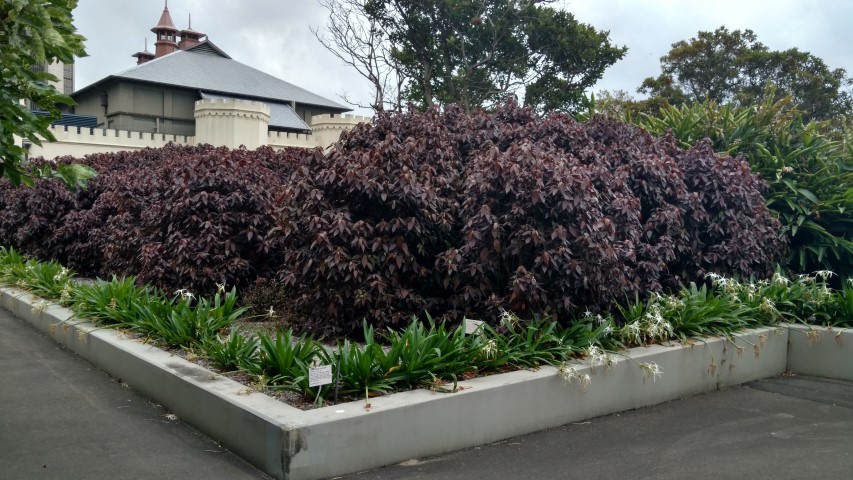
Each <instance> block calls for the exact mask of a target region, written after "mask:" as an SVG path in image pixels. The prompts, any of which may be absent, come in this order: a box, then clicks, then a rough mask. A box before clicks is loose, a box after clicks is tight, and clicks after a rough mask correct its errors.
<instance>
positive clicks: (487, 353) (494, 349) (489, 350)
mask: <svg viewBox="0 0 853 480" xmlns="http://www.w3.org/2000/svg"><path fill="white" fill-rule="evenodd" d="M480 352H481V353H482V354H483V357H485V358H487V359H493V358H495V356H497V354H498V344H497V342H495V341H494V340H489V341H488V342H486V343H485V344H484V345H483V347H482V348H480Z"/></svg>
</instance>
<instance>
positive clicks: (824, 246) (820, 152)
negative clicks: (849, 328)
mask: <svg viewBox="0 0 853 480" xmlns="http://www.w3.org/2000/svg"><path fill="white" fill-rule="evenodd" d="M791 101H792V100H791V98H790V97H784V98H781V99H778V100H777V99H776V98H775V96H774V91H773V89H772V88H771V89H770V90H768V91H767V92H765V95H764V97H763V99H762V100H761V102H760V103H758V104H756V105H752V106H748V107H735V106H732V105H718V104H716V103H714V102H710V101H706V102H703V103H695V104H692V105H690V106H686V105H684V106H681V107H666V108H664V109H662V110H661V111H660V113H659V114H658V115H647V114H642V115H640V116H639V117H638V118H637V119H636V121H637V123H638V124H639V125H640V126H642V127H643V128H645V129H646V130H648V131H649V132H651V133H653V134H655V135H664V134H666V133H667V132H669V133H671V134H672V136H674V137H675V139H677V140H678V141H679V143H680V144H681V145H682V146H685V147H687V146H690V145H694V144H695V143H696V142H698V141H700V140H702V139H704V138H707V139H709V140H710V142H711V145H712V146H713V148H714V150H715V151H717V152H722V153H725V154H728V155H742V156H744V157H745V158H746V159H747V160H748V161H749V164H750V167H751V169H752V171H753V172H755V173H758V174H759V175H761V177H762V178H763V179H764V180H765V181H767V182H768V184H769V188H768V190H767V191H766V193H765V194H764V198H765V201H766V204H767V207H768V208H770V209H771V210H772V211H773V212H775V214H776V215H777V216H778V218H779V220H780V221H781V223H782V227H783V230H782V233H783V234H784V235H785V236H786V237H788V239H789V244H790V252H789V254H788V260H787V266H788V268H790V269H791V270H793V271H794V272H795V273H800V274H805V273H809V272H812V271H815V270H832V271H835V272H836V273H838V274H840V275H841V276H842V277H847V276H850V275H851V274H853V217H851V213H853V149H851V148H850V135H851V134H850V132H849V131H844V130H842V131H840V132H839V131H837V129H835V128H834V127H833V126H832V125H831V124H830V123H829V122H817V121H812V122H807V123H806V122H804V121H803V119H802V115H801V114H800V112H798V111H796V110H795V109H792V108H791Z"/></svg>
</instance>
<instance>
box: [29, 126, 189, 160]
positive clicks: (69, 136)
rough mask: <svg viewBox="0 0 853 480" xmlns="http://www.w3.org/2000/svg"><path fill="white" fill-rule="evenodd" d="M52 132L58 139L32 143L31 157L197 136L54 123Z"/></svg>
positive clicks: (132, 146)
mask: <svg viewBox="0 0 853 480" xmlns="http://www.w3.org/2000/svg"><path fill="white" fill-rule="evenodd" d="M50 132H51V133H52V134H53V136H54V137H56V141H55V142H47V141H42V144H41V146H38V145H35V144H33V145H31V146H30V147H29V155H30V156H31V157H44V158H56V157H61V156H65V155H70V156H72V157H78V158H82V157H84V156H86V155H88V154H90V153H108V152H120V151H126V150H142V149H144V148H161V147H165V146H166V145H167V144H169V143H177V144H181V145H194V144H195V139H194V137H191V136H185V135H165V134H161V133H150V132H131V131H128V130H112V129H101V128H81V127H68V126H63V125H54V126H51V127H50Z"/></svg>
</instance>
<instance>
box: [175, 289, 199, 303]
mask: <svg viewBox="0 0 853 480" xmlns="http://www.w3.org/2000/svg"><path fill="white" fill-rule="evenodd" d="M175 295H180V296H181V297H183V298H184V300H189V299H191V298H195V295H193V294H192V292H190V291H189V290H187V289H186V288H181V289H178V290H175Z"/></svg>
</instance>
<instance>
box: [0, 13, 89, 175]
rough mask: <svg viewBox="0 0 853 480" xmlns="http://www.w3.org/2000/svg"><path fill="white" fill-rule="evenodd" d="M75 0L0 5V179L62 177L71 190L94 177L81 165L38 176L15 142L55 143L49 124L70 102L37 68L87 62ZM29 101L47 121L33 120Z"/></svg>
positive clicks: (45, 170) (44, 73)
mask: <svg viewBox="0 0 853 480" xmlns="http://www.w3.org/2000/svg"><path fill="white" fill-rule="evenodd" d="M76 6H77V0H0V162H2V163H0V176H3V177H6V178H8V179H9V180H10V181H12V182H13V183H14V184H16V185H17V184H20V183H21V182H24V183H31V182H32V180H33V178H34V177H37V176H42V177H44V176H47V177H58V178H60V179H61V180H63V181H65V182H66V183H68V184H69V185H70V186H72V187H73V186H76V185H77V184H79V183H82V182H85V179H86V178H88V177H90V176H92V175H93V171H92V170H91V169H88V168H87V167H83V166H79V165H60V166H57V167H56V168H57V169H56V170H53V169H51V168H47V169H40V170H34V169H31V168H29V167H28V166H27V165H26V151H25V150H24V148H23V147H21V146H20V145H18V144H17V141H16V137H18V138H24V139H27V140H29V141H30V142H32V143H34V144H36V145H41V142H42V139H44V140H47V141H53V140H55V138H54V137H53V135H52V134H51V133H50V129H49V127H50V124H51V122H53V121H54V120H56V119H58V118H59V117H60V116H61V113H60V110H59V108H60V105H70V104H72V103H73V102H72V100H71V98H69V97H68V96H66V95H63V94H61V93H60V92H58V91H57V90H56V88H55V87H54V86H53V84H52V83H51V82H55V81H57V78H56V77H55V76H53V75H51V74H49V73H47V72H44V71H39V69H34V68H33V66H35V65H41V64H45V63H51V62H55V61H60V62H65V63H71V62H73V61H74V57H81V56H85V55H86V52H85V50H84V48H83V40H85V39H84V38H83V37H82V36H81V35H79V34H78V33H77V29H76V28H75V27H74V25H73V23H72V20H73V18H72V15H71V12H72V10H73V9H74V8H75V7H76ZM27 101H29V102H30V103H31V104H32V105H34V106H35V107H36V108H38V109H39V110H42V111H45V112H47V113H48V115H47V116H43V115H42V116H40V115H36V114H34V113H33V112H32V111H31V110H30V109H29V107H28V105H27Z"/></svg>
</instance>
